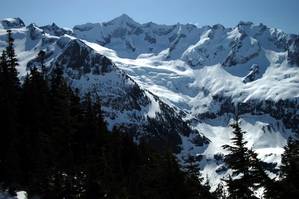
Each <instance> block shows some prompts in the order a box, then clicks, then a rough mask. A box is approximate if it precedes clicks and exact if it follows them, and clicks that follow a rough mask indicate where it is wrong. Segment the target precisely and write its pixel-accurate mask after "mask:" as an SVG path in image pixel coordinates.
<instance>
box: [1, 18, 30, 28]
mask: <svg viewBox="0 0 299 199" xmlns="http://www.w3.org/2000/svg"><path fill="white" fill-rule="evenodd" d="M1 26H2V28H3V29H12V28H23V27H25V23H24V22H23V21H22V19H20V18H7V19H3V20H0V28H1Z"/></svg>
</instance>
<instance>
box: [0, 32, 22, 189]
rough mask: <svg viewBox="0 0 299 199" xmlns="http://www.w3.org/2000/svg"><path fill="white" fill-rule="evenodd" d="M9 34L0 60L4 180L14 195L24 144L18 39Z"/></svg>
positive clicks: (0, 119)
mask: <svg viewBox="0 0 299 199" xmlns="http://www.w3.org/2000/svg"><path fill="white" fill-rule="evenodd" d="M7 33H8V40H7V48H6V50H5V51H3V53H2V56H1V61H0V62H1V65H0V122H1V124H0V126H1V132H0V140H1V141H0V145H1V146H0V151H1V152H0V153H1V154H0V155H1V157H0V158H1V161H0V170H1V171H0V173H1V174H0V177H3V181H4V182H5V183H6V186H7V187H9V188H10V189H11V190H12V191H11V192H13V190H14V189H15V187H16V186H17V184H16V182H17V181H18V180H20V175H21V171H20V168H19V166H20V164H19V153H18V148H17V147H18V146H19V143H20V136H19V135H18V132H17V127H18V98H19V92H20V82H19V79H18V77H17V75H18V74H17V70H16V66H17V65H18V63H17V59H16V55H15V52H14V39H13V38H12V33H11V31H10V30H8V31H7Z"/></svg>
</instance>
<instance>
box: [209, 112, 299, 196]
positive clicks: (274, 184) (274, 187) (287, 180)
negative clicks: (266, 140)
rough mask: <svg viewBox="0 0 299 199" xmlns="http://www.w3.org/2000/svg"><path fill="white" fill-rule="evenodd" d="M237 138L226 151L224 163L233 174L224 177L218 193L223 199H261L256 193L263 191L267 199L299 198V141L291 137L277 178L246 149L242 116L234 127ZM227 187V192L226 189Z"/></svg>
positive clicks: (234, 137)
mask: <svg viewBox="0 0 299 199" xmlns="http://www.w3.org/2000/svg"><path fill="white" fill-rule="evenodd" d="M231 127H232V128H233V137H232V138H231V145H224V146H223V148H224V149H226V150H227V151H228V152H229V153H228V154H227V155H225V157H224V162H225V163H226V165H227V166H228V168H229V169H231V171H232V173H231V174H230V175H228V176H227V177H225V178H223V179H222V181H223V183H220V184H219V185H218V188H217V189H216V191H215V192H214V195H215V196H216V197H217V198H222V199H226V198H227V199H243V198H244V199H257V197H256V194H255V191H257V190H258V189H260V188H262V189H264V190H263V196H262V197H263V198H266V199H286V198H287V199H296V198H299V183H298V179H299V141H298V139H293V138H290V139H289V140H288V143H287V145H286V146H285V147H284V149H285V152H284V154H283V155H282V161H281V166H280V169H279V171H278V174H279V175H278V176H277V177H276V178H270V177H269V175H268V174H267V172H269V171H267V166H266V164H265V163H264V162H262V161H261V160H259V159H258V157H257V154H256V152H255V151H254V150H252V149H249V148H248V147H246V144H247V141H245V140H244V134H246V132H245V131H243V130H242V129H241V127H240V121H239V117H238V115H237V116H236V119H235V122H234V123H233V124H232V125H231ZM224 184H225V185H226V187H227V189H225V188H224Z"/></svg>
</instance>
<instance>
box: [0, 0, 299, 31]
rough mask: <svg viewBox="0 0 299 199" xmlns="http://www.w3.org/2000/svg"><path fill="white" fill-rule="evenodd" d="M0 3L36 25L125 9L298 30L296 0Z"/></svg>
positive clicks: (141, 14) (168, 18)
mask: <svg viewBox="0 0 299 199" xmlns="http://www.w3.org/2000/svg"><path fill="white" fill-rule="evenodd" d="M0 6H1V7H0V18H5V17H17V16H18V17H21V18H22V19H23V20H24V21H25V23H27V24H28V23H31V22H35V23H36V24H38V25H45V24H49V23H52V22H55V23H57V24H58V25H60V26H63V27H73V26H74V25H77V24H82V23H86V22H103V21H108V20H110V19H112V18H115V17H117V16H119V15H121V14H123V13H125V14H128V15H129V16H131V17H132V18H133V19H134V20H135V21H137V22H140V23H144V22H149V21H153V22H156V23H162V24H175V23H177V22H180V23H195V24H198V25H213V24H216V23H221V24H223V25H225V26H227V27H231V26H235V25H236V24H237V23H238V22H239V21H241V20H243V21H253V22H255V23H260V22H262V23H264V24H266V25H268V26H271V27H277V28H280V29H282V30H284V31H286V32H289V33H297V34H298V33H299V21H298V19H299V0H1V3H0Z"/></svg>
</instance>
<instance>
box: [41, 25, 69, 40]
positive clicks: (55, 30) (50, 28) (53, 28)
mask: <svg viewBox="0 0 299 199" xmlns="http://www.w3.org/2000/svg"><path fill="white" fill-rule="evenodd" d="M40 28H41V29H42V30H43V31H44V32H45V33H48V34H50V35H54V36H59V37H60V36H63V35H64V34H68V35H71V34H72V31H71V30H67V29H64V28H60V27H59V26H57V25H56V24H55V23H52V24H51V25H46V26H41V27H40Z"/></svg>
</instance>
